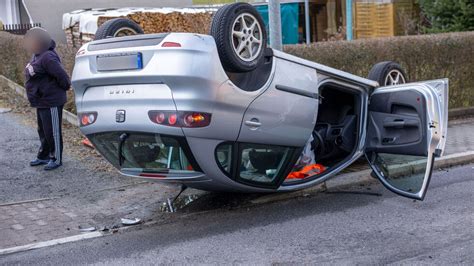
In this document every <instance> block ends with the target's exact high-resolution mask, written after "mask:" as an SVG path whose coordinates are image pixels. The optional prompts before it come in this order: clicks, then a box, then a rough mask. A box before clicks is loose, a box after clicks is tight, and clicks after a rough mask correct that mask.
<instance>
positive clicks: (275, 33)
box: [268, 0, 283, 51]
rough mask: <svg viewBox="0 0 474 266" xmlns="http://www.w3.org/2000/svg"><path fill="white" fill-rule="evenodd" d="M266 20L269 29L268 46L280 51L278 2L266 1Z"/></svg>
mask: <svg viewBox="0 0 474 266" xmlns="http://www.w3.org/2000/svg"><path fill="white" fill-rule="evenodd" d="M268 20H269V29H270V32H269V33H270V46H271V47H272V48H273V49H275V50H280V51H281V50H282V49H283V43H282V38H281V15H280V0H269V1H268Z"/></svg>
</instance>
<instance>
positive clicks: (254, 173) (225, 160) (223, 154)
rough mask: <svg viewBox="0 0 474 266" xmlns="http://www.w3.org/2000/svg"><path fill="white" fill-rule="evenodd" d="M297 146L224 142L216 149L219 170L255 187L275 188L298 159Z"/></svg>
mask: <svg viewBox="0 0 474 266" xmlns="http://www.w3.org/2000/svg"><path fill="white" fill-rule="evenodd" d="M295 151H296V148H292V147H286V146H278V145H267V144H250V143H229V142H227V143H223V144H221V145H219V146H217V148H216V151H215V156H216V161H217V163H218V165H219V167H220V169H221V170H222V171H223V172H224V173H225V174H226V175H227V176H229V177H230V178H232V179H234V180H236V181H238V182H240V183H244V184H247V185H251V186H256V187H268V188H275V187H278V186H279V185H280V184H281V183H282V182H283V180H284V177H285V176H286V175H287V174H288V173H289V171H290V170H291V166H292V163H293V164H294V161H295V160H296V159H297V156H296V155H297V153H296V152H295Z"/></svg>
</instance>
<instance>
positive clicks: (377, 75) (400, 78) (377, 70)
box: [368, 61, 408, 86]
mask: <svg viewBox="0 0 474 266" xmlns="http://www.w3.org/2000/svg"><path fill="white" fill-rule="evenodd" d="M368 78H369V79H371V80H374V81H377V82H378V83H379V85H380V86H392V85H400V84H405V83H407V81H408V78H407V75H406V74H405V71H404V70H403V68H402V67H401V66H400V65H399V64H398V63H396V62H393V61H385V62H380V63H377V64H375V65H374V66H373V67H372V69H371V70H370V72H369V77H368Z"/></svg>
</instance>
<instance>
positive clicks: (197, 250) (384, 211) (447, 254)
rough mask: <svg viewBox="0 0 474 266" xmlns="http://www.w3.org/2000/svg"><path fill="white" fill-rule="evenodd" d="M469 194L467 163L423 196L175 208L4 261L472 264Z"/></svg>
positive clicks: (370, 191)
mask: <svg viewBox="0 0 474 266" xmlns="http://www.w3.org/2000/svg"><path fill="white" fill-rule="evenodd" d="M473 191H474V165H467V166H462V167H458V168H453V169H449V170H444V171H437V172H436V173H435V174H434V176H433V179H432V183H431V186H430V191H429V192H428V194H427V197H426V199H425V201H424V202H415V201H413V200H409V199H405V198H402V197H399V196H395V195H394V194H392V193H391V192H389V191H387V190H385V189H384V188H383V187H382V186H381V185H378V184H373V185H370V186H357V187H349V188H345V189H342V190H338V191H330V192H329V193H319V194H317V195H316V196H309V197H302V198H297V199H292V200H287V201H285V202H277V203H272V204H266V205H260V206H253V207H249V208H240V209H233V210H227V209H218V210H214V211H210V212H205V213H195V214H192V215H189V214H188V215H181V216H179V215H178V216H177V219H175V220H174V222H171V223H167V224H161V225H151V226H143V227H141V228H137V229H132V230H129V231H124V232H121V233H117V234H114V235H110V236H106V237H102V238H97V239H94V240H86V241H82V242H75V243H70V244H64V245H60V246H55V247H50V248H44V249H39V250H33V251H28V252H24V253H17V254H12V255H8V256H5V257H1V258H0V264H4V265H16V264H52V265H65V264H67V265H71V264H111V265H122V264H138V265H142V264H156V263H176V264H178V263H179V264H183V263H192V264H197V263H205V264H207V263H213V264H222V263H225V264H293V263H311V264H313V263H318V264H357V263H358V264H397V265H398V264H439V265H451V264H468V265H472V264H474V252H473V251H474V204H473V203H474V193H473ZM214 200H216V198H215V199H214ZM217 200H218V198H217ZM199 204H202V202H201V203H199ZM199 204H197V205H199ZM197 205H196V206H197ZM188 208H189V210H188V211H189V212H191V213H192V212H193V208H197V207H195V206H193V205H190V206H188Z"/></svg>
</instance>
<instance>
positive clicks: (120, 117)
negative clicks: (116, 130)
mask: <svg viewBox="0 0 474 266" xmlns="http://www.w3.org/2000/svg"><path fill="white" fill-rule="evenodd" d="M115 121H116V122H117V123H123V122H125V110H117V112H116V113H115Z"/></svg>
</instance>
